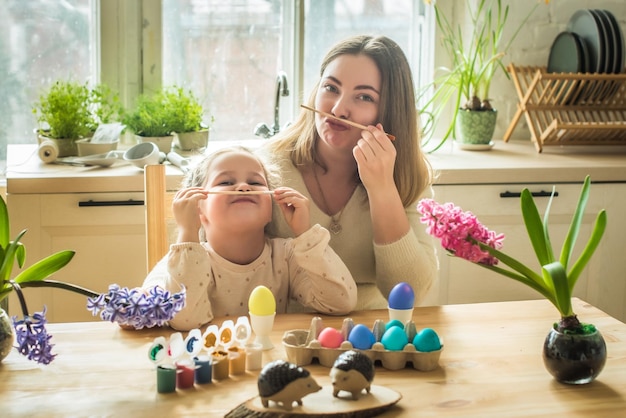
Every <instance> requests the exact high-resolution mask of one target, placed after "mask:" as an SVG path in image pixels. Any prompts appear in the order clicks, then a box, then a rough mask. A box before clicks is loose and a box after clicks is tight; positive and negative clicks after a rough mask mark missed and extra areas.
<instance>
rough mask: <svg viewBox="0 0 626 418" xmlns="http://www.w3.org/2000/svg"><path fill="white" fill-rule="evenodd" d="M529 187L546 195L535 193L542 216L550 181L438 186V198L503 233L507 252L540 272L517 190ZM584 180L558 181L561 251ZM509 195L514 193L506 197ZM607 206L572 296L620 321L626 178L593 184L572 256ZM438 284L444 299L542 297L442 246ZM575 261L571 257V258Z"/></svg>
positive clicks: (556, 224) (624, 292)
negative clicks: (599, 236) (600, 232)
mask: <svg viewBox="0 0 626 418" xmlns="http://www.w3.org/2000/svg"><path fill="white" fill-rule="evenodd" d="M525 187H527V188H528V189H529V190H530V191H531V192H533V193H535V194H540V195H547V196H543V197H539V196H538V197H535V202H536V203H537V207H538V209H539V212H540V213H541V214H542V215H543V213H544V212H545V208H546V205H547V202H548V200H549V194H550V192H551V191H552V185H551V184H512V185H497V184H480V185H437V186H435V200H437V201H438V202H440V203H444V202H453V203H454V204H456V205H457V206H460V207H461V208H463V210H466V211H471V212H472V213H474V214H475V215H476V216H477V217H478V219H479V221H481V223H483V224H484V225H485V226H487V227H488V228H489V229H491V230H495V231H496V232H499V233H504V234H505V237H506V238H505V240H504V247H503V251H504V252H505V253H506V254H508V255H510V256H512V257H515V258H517V259H518V260H520V261H521V262H523V263H525V264H526V265H528V266H529V267H531V268H533V269H534V270H535V271H540V266H539V265H538V262H537V261H536V257H535V253H534V250H533V249H532V246H531V243H530V241H529V238H528V234H527V232H526V229H525V227H524V224H523V220H522V215H521V209H520V199H519V197H517V194H518V193H519V192H521V190H522V189H524V188H525ZM580 188H581V184H557V185H556V192H557V193H558V196H556V197H555V198H554V200H553V203H552V208H551V211H550V221H549V224H550V239H551V241H552V245H553V247H554V249H555V251H556V252H557V254H559V253H560V249H561V245H562V243H563V239H564V237H565V235H566V234H567V231H568V229H569V224H570V222H571V217H572V215H573V211H574V209H575V208H576V203H577V201H578V197H579V194H580ZM506 196H511V197H506ZM602 208H605V209H606V210H607V215H608V227H607V231H606V232H605V235H604V238H603V240H602V242H601V244H600V246H599V247H598V249H597V250H596V253H595V254H594V256H593V257H592V259H591V261H590V262H589V264H588V265H587V268H586V269H585V270H584V272H583V273H582V274H581V277H580V278H579V280H578V283H577V284H576V287H575V288H574V295H575V296H578V297H580V298H582V299H584V300H586V301H588V302H590V303H592V304H593V305H595V306H597V307H599V308H600V309H603V310H605V311H606V312H607V313H609V314H610V315H613V316H615V317H616V318H619V319H621V320H625V319H626V310H625V308H624V305H625V303H626V277H625V276H626V253H625V252H624V236H625V234H626V221H625V220H624V219H625V218H624V216H623V213H624V211H625V209H626V183H604V184H603V183H594V184H592V186H591V196H590V198H589V201H588V203H587V209H586V212H585V213H586V214H585V216H584V219H583V226H582V228H581V231H580V234H579V238H578V243H577V247H576V248H575V250H574V253H573V257H572V259H573V260H574V259H575V257H577V256H578V254H579V253H580V250H581V249H582V246H583V245H584V244H585V243H586V240H587V237H588V236H589V233H590V230H591V227H592V225H593V222H594V221H595V217H596V214H597V213H598V211H599V210H600V209H602ZM439 260H440V267H441V270H440V283H439V286H438V293H437V294H436V295H435V298H436V300H437V302H438V303H440V304H453V303H472V302H487V301H503V300H520V299H538V298H541V297H542V296H541V295H540V294H538V293H536V292H535V291H533V290H532V289H530V288H528V287H527V286H525V285H522V284H521V283H518V282H516V281H514V280H512V279H509V278H507V277H505V276H502V275H499V274H497V273H494V272H492V271H490V270H487V269H485V268H482V267H479V266H476V265H474V264H472V263H470V262H468V261H466V260H461V259H457V258H455V257H451V256H449V255H448V254H447V253H446V252H445V251H444V250H443V249H442V248H441V247H439ZM572 262H573V261H572Z"/></svg>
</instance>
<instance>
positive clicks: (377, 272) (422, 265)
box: [273, 158, 439, 311]
mask: <svg viewBox="0 0 626 418" xmlns="http://www.w3.org/2000/svg"><path fill="white" fill-rule="evenodd" d="M280 170H281V173H280V174H281V180H282V182H281V184H282V185H283V186H288V187H292V188H294V189H296V190H298V191H299V192H300V193H302V194H303V195H305V196H306V197H307V198H309V200H310V202H311V205H310V210H311V223H313V224H320V225H322V226H324V227H326V228H328V226H329V225H330V222H331V218H330V216H328V215H326V214H325V213H324V212H323V211H322V210H321V209H320V208H319V207H317V205H316V204H315V202H314V201H313V199H312V198H311V194H310V193H309V191H308V190H307V188H306V186H305V184H304V180H303V179H302V175H301V174H300V172H299V171H298V170H297V169H296V167H294V165H293V164H292V163H291V161H290V160H289V159H286V158H285V159H284V160H283V161H282V162H281V163H280ZM427 194H428V195H429V196H430V195H432V190H431V189H429V190H428V193H427ZM424 197H425V196H424ZM406 214H407V216H408V219H409V223H410V225H411V231H409V233H407V234H406V235H405V236H404V237H402V238H401V239H399V240H398V241H396V242H392V243H387V244H384V245H376V244H374V240H373V232H372V221H371V217H370V210H369V205H368V203H367V193H366V191H365V188H364V187H363V186H359V187H357V188H356V191H355V192H354V194H353V195H352V197H351V198H350V200H349V201H348V203H347V204H346V206H345V208H344V209H343V211H342V213H341V218H340V223H341V226H342V231H341V232H340V233H339V234H336V235H335V234H331V238H330V246H331V247H332V248H333V250H335V252H336V253H337V254H338V255H339V257H341V259H342V260H343V262H344V263H345V264H346V266H348V269H349V270H350V272H351V273H352V277H354V280H355V281H356V283H357V287H358V298H357V305H356V309H357V310H363V309H384V308H387V297H388V296H389V292H390V291H391V289H392V288H393V286H395V285H396V284H397V283H399V282H407V283H409V284H410V285H411V286H412V287H413V290H414V292H415V303H416V305H417V304H419V301H420V300H421V299H422V298H423V297H424V296H425V295H426V292H427V291H428V289H429V288H430V287H431V285H432V283H433V281H434V280H436V278H437V274H438V267H439V266H438V261H437V256H436V252H435V247H434V243H433V240H432V238H431V237H430V235H428V234H427V233H426V229H425V226H424V225H423V224H422V223H421V222H420V220H419V218H420V214H419V212H417V202H415V204H412V205H410V206H409V207H408V208H407V209H406ZM274 215H275V216H274V219H273V224H274V228H275V230H274V231H273V232H274V233H275V234H276V236H278V237H289V236H291V230H290V228H289V227H288V225H287V224H286V222H285V221H284V219H282V216H280V214H277V211H274ZM276 215H278V216H276ZM290 310H291V311H297V310H302V309H301V308H300V307H297V306H292V307H290Z"/></svg>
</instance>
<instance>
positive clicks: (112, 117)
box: [33, 80, 122, 157]
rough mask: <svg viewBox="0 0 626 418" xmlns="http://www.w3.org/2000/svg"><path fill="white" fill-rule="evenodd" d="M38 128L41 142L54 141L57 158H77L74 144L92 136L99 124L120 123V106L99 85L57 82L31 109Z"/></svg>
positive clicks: (111, 93)
mask: <svg viewBox="0 0 626 418" xmlns="http://www.w3.org/2000/svg"><path fill="white" fill-rule="evenodd" d="M33 113H34V114H35V115H36V117H37V122H38V123H39V128H38V129H37V133H38V137H39V139H40V142H42V141H43V140H50V141H53V142H54V144H55V145H56V146H57V147H58V149H59V155H58V156H59V157H66V156H71V155H76V154H77V152H78V150H77V146H76V141H78V140H81V139H83V138H89V137H91V136H93V134H94V132H95V131H96V129H97V128H98V126H99V125H100V124H102V123H111V122H115V121H119V120H120V118H121V114H122V106H121V104H120V101H119V98H118V96H117V94H114V93H113V92H112V91H111V89H110V88H109V87H107V86H106V85H104V84H99V85H97V86H96V87H94V88H90V87H89V86H88V85H87V83H85V84H81V83H78V82H75V81H71V80H69V81H62V80H59V81H56V82H55V83H54V84H53V85H52V86H51V87H50V88H49V89H48V90H46V91H45V92H44V93H43V94H41V96H40V97H39V100H38V101H37V102H36V103H35V105H34V107H33Z"/></svg>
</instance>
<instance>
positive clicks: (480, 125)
mask: <svg viewBox="0 0 626 418" xmlns="http://www.w3.org/2000/svg"><path fill="white" fill-rule="evenodd" d="M497 117H498V112H497V111H496V110H495V109H493V110H464V109H460V110H459V113H457V116H456V126H457V138H456V139H457V141H458V142H459V143H461V144H468V145H488V144H489V143H490V142H491V140H492V138H493V132H494V130H495V129H496V119H497Z"/></svg>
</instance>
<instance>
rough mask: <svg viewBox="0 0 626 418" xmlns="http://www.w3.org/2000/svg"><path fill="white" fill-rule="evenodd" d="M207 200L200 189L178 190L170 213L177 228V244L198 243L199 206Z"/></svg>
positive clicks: (205, 193) (204, 191) (200, 224)
mask: <svg viewBox="0 0 626 418" xmlns="http://www.w3.org/2000/svg"><path fill="white" fill-rule="evenodd" d="M206 198H207V192H206V190H204V189H203V188H202V187H189V188H186V189H181V190H179V191H178V192H177V193H176V195H175V196H174V200H173V201H172V212H173V213H174V220H175V221H176V225H177V226H178V242H199V238H198V231H199V230H200V227H201V226H202V223H201V222H200V209H199V204H200V202H201V201H202V200H204V199H206Z"/></svg>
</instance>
